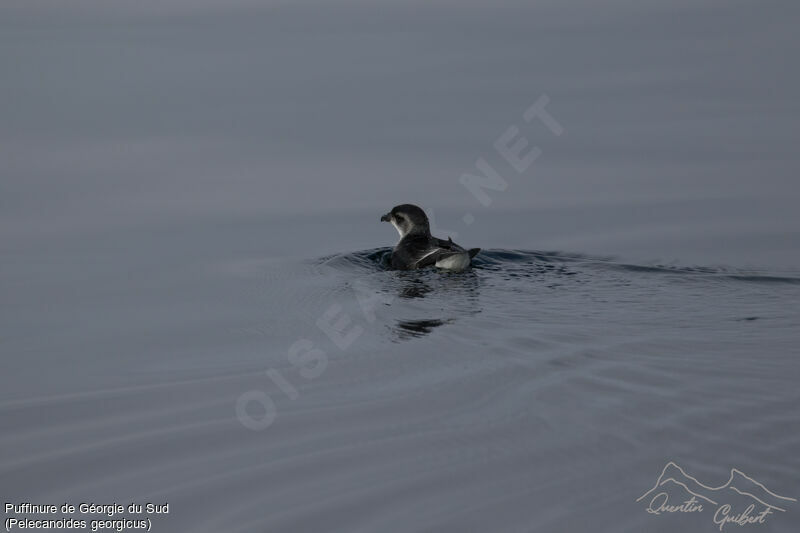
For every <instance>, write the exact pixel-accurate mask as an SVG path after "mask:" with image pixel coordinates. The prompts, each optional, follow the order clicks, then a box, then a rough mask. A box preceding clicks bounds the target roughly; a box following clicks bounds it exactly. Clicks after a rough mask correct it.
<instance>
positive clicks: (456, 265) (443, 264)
mask: <svg viewBox="0 0 800 533" xmlns="http://www.w3.org/2000/svg"><path fill="white" fill-rule="evenodd" d="M468 266H469V254H468V253H463V254H455V255H451V256H448V257H445V258H444V259H440V260H438V261H436V267H437V268H443V269H445V270H464V269H465V268H467V267H468Z"/></svg>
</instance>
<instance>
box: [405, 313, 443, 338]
mask: <svg viewBox="0 0 800 533" xmlns="http://www.w3.org/2000/svg"><path fill="white" fill-rule="evenodd" d="M451 322H453V320H452V319H450V320H441V319H439V318H433V319H428V320H398V321H397V326H396V328H395V333H397V336H398V337H399V338H400V339H410V338H412V337H424V336H425V335H427V334H428V333H430V332H431V331H433V328H438V327H439V326H443V325H445V324H449V323H451Z"/></svg>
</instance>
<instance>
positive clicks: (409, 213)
mask: <svg viewBox="0 0 800 533" xmlns="http://www.w3.org/2000/svg"><path fill="white" fill-rule="evenodd" d="M381 222H391V224H392V226H394V227H395V229H396V230H397V232H398V233H399V234H400V238H401V239H402V238H403V237H405V236H406V235H409V234H411V233H419V234H422V235H428V234H430V232H431V230H430V226H429V223H428V217H427V215H425V211H423V210H422V209H420V208H419V207H417V206H415V205H412V204H402V205H398V206H396V207H394V208H392V210H391V211H389V212H388V213H386V214H385V215H383V216H382V217H381Z"/></svg>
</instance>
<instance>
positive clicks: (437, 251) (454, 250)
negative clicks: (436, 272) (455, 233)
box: [416, 237, 466, 268]
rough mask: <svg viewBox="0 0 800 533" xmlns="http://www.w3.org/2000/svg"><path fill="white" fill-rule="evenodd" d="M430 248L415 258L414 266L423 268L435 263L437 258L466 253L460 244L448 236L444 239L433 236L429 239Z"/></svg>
mask: <svg viewBox="0 0 800 533" xmlns="http://www.w3.org/2000/svg"><path fill="white" fill-rule="evenodd" d="M431 240H432V241H433V242H432V243H431V244H432V246H431V248H430V249H429V250H428V251H427V253H426V254H425V255H424V256H422V257H420V259H418V260H417V266H416V268H425V267H427V266H432V265H435V264H436V263H437V262H438V261H439V260H441V259H445V258H447V257H449V256H451V255H456V254H463V253H466V250H464V249H463V248H462V247H461V246H459V245H457V244H456V243H454V242H453V239H450V238H448V239H447V240H446V241H445V240H442V239H437V238H436V237H433V239H431Z"/></svg>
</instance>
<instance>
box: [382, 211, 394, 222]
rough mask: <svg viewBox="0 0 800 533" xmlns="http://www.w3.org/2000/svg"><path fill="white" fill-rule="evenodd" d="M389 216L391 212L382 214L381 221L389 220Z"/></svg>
mask: <svg viewBox="0 0 800 533" xmlns="http://www.w3.org/2000/svg"><path fill="white" fill-rule="evenodd" d="M391 216H392V214H391V213H386V214H385V215H383V216H382V217H381V222H389V219H390V218H391Z"/></svg>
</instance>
